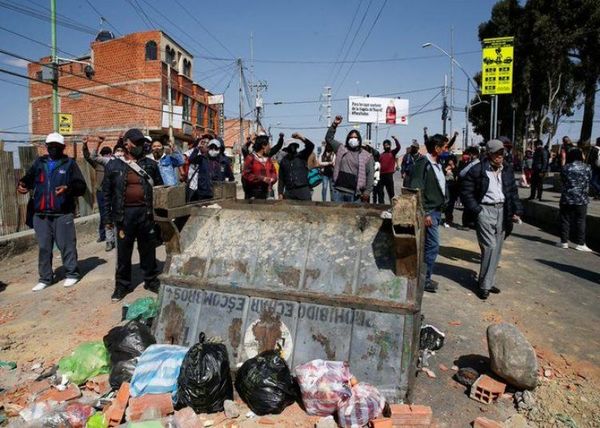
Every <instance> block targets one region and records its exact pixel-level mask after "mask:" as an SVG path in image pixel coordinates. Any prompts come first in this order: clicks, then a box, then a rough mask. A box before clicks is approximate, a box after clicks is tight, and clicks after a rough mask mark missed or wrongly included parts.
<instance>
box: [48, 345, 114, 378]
mask: <svg viewBox="0 0 600 428" xmlns="http://www.w3.org/2000/svg"><path fill="white" fill-rule="evenodd" d="M109 370H110V363H109V359H108V351H107V350H106V347H105V346H104V343H102V342H86V343H82V344H81V345H79V346H78V347H77V348H75V350H74V351H73V352H72V353H71V355H70V356H68V357H63V358H61V359H60V361H59V362H58V371H59V373H60V374H62V375H63V376H65V377H66V378H67V379H68V380H69V381H71V382H73V383H74V384H77V385H81V384H83V383H85V381H86V380H88V379H89V378H92V377H94V376H98V375H100V374H106V373H108V372H109Z"/></svg>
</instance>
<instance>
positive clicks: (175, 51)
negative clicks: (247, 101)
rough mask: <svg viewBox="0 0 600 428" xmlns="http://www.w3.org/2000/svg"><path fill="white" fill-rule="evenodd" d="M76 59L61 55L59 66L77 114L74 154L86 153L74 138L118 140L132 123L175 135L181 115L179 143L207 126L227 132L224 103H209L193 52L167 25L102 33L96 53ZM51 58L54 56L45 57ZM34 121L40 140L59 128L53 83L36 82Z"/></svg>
mask: <svg viewBox="0 0 600 428" xmlns="http://www.w3.org/2000/svg"><path fill="white" fill-rule="evenodd" d="M74 60H75V61H60V65H59V67H58V69H59V71H58V74H59V80H58V84H59V112H60V113H71V114H72V115H73V133H72V135H71V136H70V137H69V136H67V141H68V143H67V147H68V149H67V150H68V153H69V154H71V155H75V156H78V155H80V153H77V150H75V151H74V150H73V147H74V144H73V143H74V142H76V141H80V139H81V136H83V135H94V136H96V135H104V136H106V139H107V143H108V144H109V145H114V143H115V142H116V139H117V137H118V135H119V133H121V132H124V131H125V130H127V129H129V128H140V129H141V130H142V131H143V132H144V133H146V134H147V135H150V136H157V135H161V134H165V133H167V134H168V132H169V128H168V124H169V123H175V124H176V125H177V122H180V123H181V126H180V127H178V128H174V130H173V133H174V138H175V142H176V143H177V144H178V145H182V144H183V143H184V142H189V141H191V140H192V139H193V138H195V137H196V136H199V135H201V134H204V133H206V132H213V133H216V134H219V133H220V132H219V129H218V127H219V111H218V109H217V107H218V106H215V105H209V104H208V97H209V96H210V95H212V94H211V93H210V92H208V91H207V90H206V89H205V88H203V87H202V86H200V85H199V84H197V83H195V82H194V81H193V80H192V72H193V67H194V61H193V60H194V58H193V56H192V55H191V54H190V53H189V52H188V51H186V50H185V49H184V48H183V47H181V46H180V45H179V44H177V43H176V42H175V41H174V40H173V39H171V38H170V37H169V36H168V35H167V34H165V33H164V32H162V31H158V30H156V31H147V32H140V33H133V34H128V35H126V36H123V37H120V38H114V37H113V36H112V34H110V33H109V32H101V33H100V34H99V35H98V37H97V38H96V40H95V41H93V42H92V43H91V50H90V54H89V55H86V56H83V57H80V58H75V59H74ZM50 61H51V59H50V58H49V57H46V58H42V59H41V60H40V63H49V62H50ZM88 64H89V65H91V67H92V68H93V71H94V74H93V76H92V77H91V79H90V78H88V76H86V73H85V68H86V65H88ZM169 66H170V70H169ZM28 74H29V76H30V77H32V78H37V79H41V78H42V65H40V64H37V63H31V64H29V66H28ZM169 74H170V80H171V85H170V87H171V96H172V103H173V106H180V108H181V110H182V113H180V114H179V116H180V117H181V119H182V120H179V121H178V120H177V119H178V117H177V114H176V115H174V117H173V122H170V120H169V114H168V111H169V107H168V106H169V80H168V76H169ZM66 88H68V89H66ZM80 91H81V92H80ZM88 93H91V94H96V95H99V96H101V97H103V98H100V97H95V96H93V95H89V94H88ZM119 101H120V102H119ZM174 111H176V112H177V110H176V109H175V108H174ZM163 115H164V117H163ZM29 123H30V132H31V133H32V134H33V135H34V136H37V139H38V141H40V140H43V137H42V136H44V135H46V134H48V133H49V132H52V87H51V86H50V85H47V84H44V83H41V82H36V81H30V85H29Z"/></svg>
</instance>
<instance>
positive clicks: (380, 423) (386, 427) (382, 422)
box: [369, 418, 394, 428]
mask: <svg viewBox="0 0 600 428" xmlns="http://www.w3.org/2000/svg"><path fill="white" fill-rule="evenodd" d="M369 426H370V427H371V428H393V427H394V421H393V420H392V419H390V418H377V419H373V420H372V421H371V423H370V425H369Z"/></svg>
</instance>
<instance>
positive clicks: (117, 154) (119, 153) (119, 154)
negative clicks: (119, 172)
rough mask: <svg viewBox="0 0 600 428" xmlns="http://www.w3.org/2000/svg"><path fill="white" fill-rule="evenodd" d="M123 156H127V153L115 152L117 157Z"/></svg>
mask: <svg viewBox="0 0 600 428" xmlns="http://www.w3.org/2000/svg"><path fill="white" fill-rule="evenodd" d="M123 156H125V154H124V153H123V152H117V153H115V157H116V158H122V157H123Z"/></svg>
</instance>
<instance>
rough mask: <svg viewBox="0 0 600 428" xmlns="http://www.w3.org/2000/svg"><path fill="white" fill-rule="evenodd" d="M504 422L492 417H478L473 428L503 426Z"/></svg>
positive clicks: (500, 427)
mask: <svg viewBox="0 0 600 428" xmlns="http://www.w3.org/2000/svg"><path fill="white" fill-rule="evenodd" d="M503 427H504V424H502V423H500V422H496V421H494V420H492V419H488V418H484V417H482V416H480V417H478V418H477V419H475V420H474V421H473V428H503Z"/></svg>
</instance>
